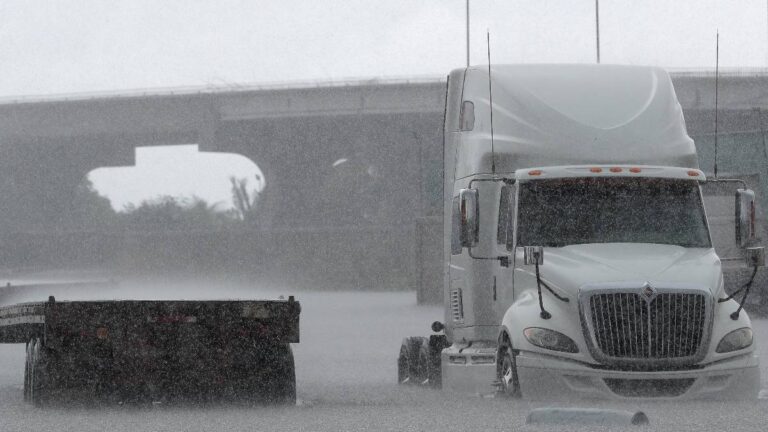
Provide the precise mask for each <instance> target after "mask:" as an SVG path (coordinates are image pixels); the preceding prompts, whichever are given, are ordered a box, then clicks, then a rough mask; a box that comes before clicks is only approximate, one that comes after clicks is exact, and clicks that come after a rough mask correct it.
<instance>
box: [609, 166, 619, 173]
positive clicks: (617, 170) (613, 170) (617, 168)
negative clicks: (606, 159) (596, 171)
mask: <svg viewBox="0 0 768 432" xmlns="http://www.w3.org/2000/svg"><path fill="white" fill-rule="evenodd" d="M610 171H611V172H614V173H616V172H621V168H619V167H613V168H611V169H610Z"/></svg>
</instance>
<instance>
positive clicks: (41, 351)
mask: <svg viewBox="0 0 768 432" xmlns="http://www.w3.org/2000/svg"><path fill="white" fill-rule="evenodd" d="M30 345H32V348H31V350H30V351H31V354H32V355H31V363H30V369H29V374H30V386H29V401H30V402H31V403H32V404H33V405H35V406H37V407H41V406H43V405H45V404H46V403H47V402H48V396H49V391H50V385H49V380H48V373H47V370H46V368H47V361H48V359H47V358H46V351H45V348H44V347H43V340H42V339H41V338H33V339H32V342H30Z"/></svg>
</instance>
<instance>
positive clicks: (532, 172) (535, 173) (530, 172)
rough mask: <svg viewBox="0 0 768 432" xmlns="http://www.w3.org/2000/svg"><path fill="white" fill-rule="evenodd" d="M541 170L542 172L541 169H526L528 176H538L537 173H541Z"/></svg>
mask: <svg viewBox="0 0 768 432" xmlns="http://www.w3.org/2000/svg"><path fill="white" fill-rule="evenodd" d="M541 172H542V171H541V170H530V171H528V175H530V176H538V175H541Z"/></svg>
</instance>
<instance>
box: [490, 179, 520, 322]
mask: <svg viewBox="0 0 768 432" xmlns="http://www.w3.org/2000/svg"><path fill="white" fill-rule="evenodd" d="M498 203H499V206H498V209H497V210H498V212H497V215H498V217H497V226H496V252H497V254H498V256H506V255H510V254H511V253H512V251H514V226H515V188H514V186H510V185H506V184H504V185H502V186H501V188H500V193H499V200H498ZM512 259H513V257H512V256H510V263H509V264H510V265H509V266H508V267H504V266H502V265H496V266H494V274H493V276H494V288H493V289H494V296H493V300H494V302H493V310H494V312H495V313H496V318H497V322H501V319H502V318H503V317H504V313H505V312H506V311H507V309H508V308H509V306H510V305H511V304H512V302H513V301H514V296H515V294H514V277H513V274H514V264H513V262H512Z"/></svg>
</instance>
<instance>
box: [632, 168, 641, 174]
mask: <svg viewBox="0 0 768 432" xmlns="http://www.w3.org/2000/svg"><path fill="white" fill-rule="evenodd" d="M640 171H642V170H641V169H640V168H630V169H629V172H632V173H639V172H640Z"/></svg>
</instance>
